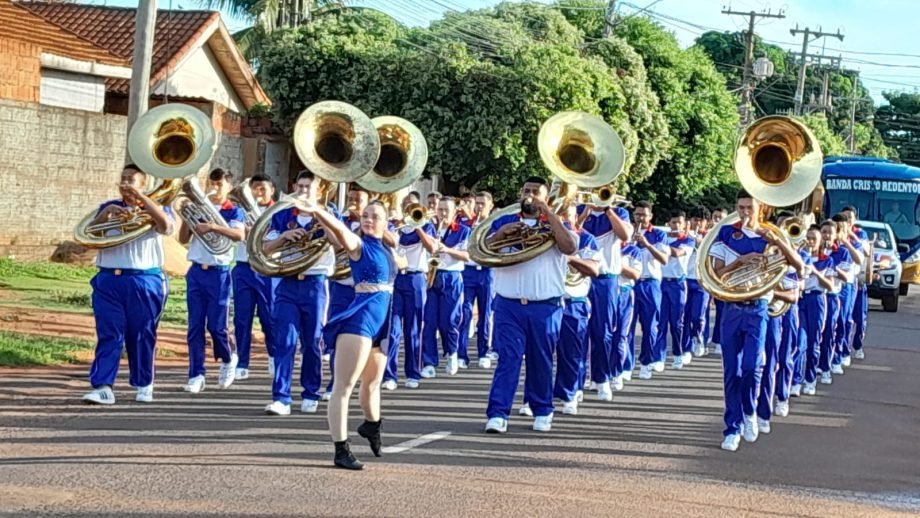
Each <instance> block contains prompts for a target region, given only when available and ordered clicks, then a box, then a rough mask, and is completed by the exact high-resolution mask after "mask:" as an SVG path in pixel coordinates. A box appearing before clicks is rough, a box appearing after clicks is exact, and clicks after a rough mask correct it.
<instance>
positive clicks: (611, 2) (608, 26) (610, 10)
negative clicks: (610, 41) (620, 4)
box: [604, 0, 617, 38]
mask: <svg viewBox="0 0 920 518" xmlns="http://www.w3.org/2000/svg"><path fill="white" fill-rule="evenodd" d="M616 5H617V0H607V12H606V14H604V37H605V38H609V37H610V36H612V35H613V19H614V17H615V14H616Z"/></svg>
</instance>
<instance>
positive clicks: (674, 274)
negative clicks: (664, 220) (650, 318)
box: [655, 210, 696, 369]
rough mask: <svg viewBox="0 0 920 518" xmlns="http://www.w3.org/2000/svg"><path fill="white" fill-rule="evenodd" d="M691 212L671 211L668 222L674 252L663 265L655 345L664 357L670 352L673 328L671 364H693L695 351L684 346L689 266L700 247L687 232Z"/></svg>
mask: <svg viewBox="0 0 920 518" xmlns="http://www.w3.org/2000/svg"><path fill="white" fill-rule="evenodd" d="M686 224H687V214H686V213H685V212H684V211H682V210H676V211H673V212H671V218H670V219H669V220H668V226H669V227H671V234H670V235H669V236H668V238H667V244H668V247H670V249H671V255H670V257H669V258H668V262H667V264H665V265H664V267H663V268H662V269H661V275H662V280H661V319H660V320H659V322H660V326H659V327H658V342H657V343H656V344H655V349H656V350H658V351H661V353H660V354H661V357H662V358H664V357H666V356H667V351H668V329H670V331H671V354H673V355H674V360H673V362H672V364H671V367H672V368H674V369H680V368H683V366H684V365H689V364H690V362H691V360H692V359H693V354H692V353H691V349H690V348H689V347H685V346H684V335H683V334H684V331H685V330H684V311H685V310H686V308H687V270H688V269H689V266H690V257H691V255H693V251H694V250H696V241H695V240H694V239H693V238H692V237H691V236H690V235H688V234H687V232H686Z"/></svg>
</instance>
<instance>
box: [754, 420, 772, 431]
mask: <svg viewBox="0 0 920 518" xmlns="http://www.w3.org/2000/svg"><path fill="white" fill-rule="evenodd" d="M757 431H758V433H767V434H768V433H770V421H767V420H766V419H761V418H759V417H758V418H757Z"/></svg>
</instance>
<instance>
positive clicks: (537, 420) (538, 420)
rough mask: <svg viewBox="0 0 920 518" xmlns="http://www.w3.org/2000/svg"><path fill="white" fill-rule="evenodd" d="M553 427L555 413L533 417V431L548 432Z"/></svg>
mask: <svg viewBox="0 0 920 518" xmlns="http://www.w3.org/2000/svg"><path fill="white" fill-rule="evenodd" d="M552 427H553V414H550V415H541V416H537V417H534V418H533V431H535V432H548V431H550V429H551V428H552Z"/></svg>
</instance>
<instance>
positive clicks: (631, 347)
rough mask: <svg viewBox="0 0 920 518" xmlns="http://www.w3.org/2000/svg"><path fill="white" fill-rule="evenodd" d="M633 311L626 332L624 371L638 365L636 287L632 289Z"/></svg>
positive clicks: (628, 370)
mask: <svg viewBox="0 0 920 518" xmlns="http://www.w3.org/2000/svg"><path fill="white" fill-rule="evenodd" d="M632 303H633V312H632V319H631V320H630V322H629V329H628V330H627V333H626V359H625V360H624V361H623V372H632V370H633V369H634V368H635V367H636V326H638V325H639V310H638V307H637V306H636V288H635V286H633V289H632Z"/></svg>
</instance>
